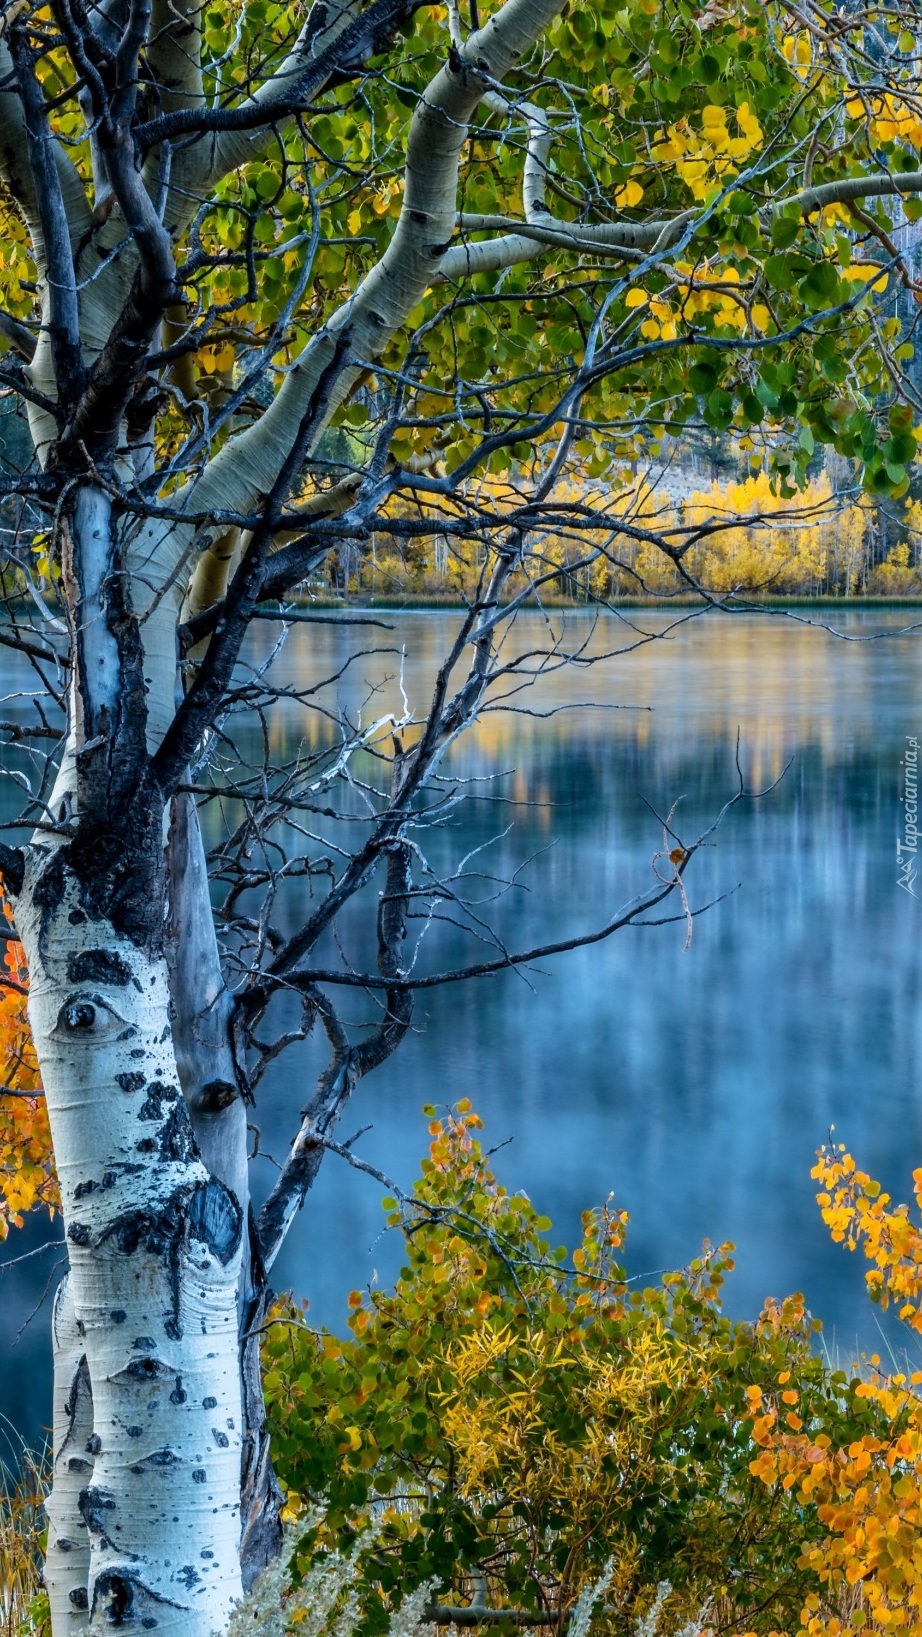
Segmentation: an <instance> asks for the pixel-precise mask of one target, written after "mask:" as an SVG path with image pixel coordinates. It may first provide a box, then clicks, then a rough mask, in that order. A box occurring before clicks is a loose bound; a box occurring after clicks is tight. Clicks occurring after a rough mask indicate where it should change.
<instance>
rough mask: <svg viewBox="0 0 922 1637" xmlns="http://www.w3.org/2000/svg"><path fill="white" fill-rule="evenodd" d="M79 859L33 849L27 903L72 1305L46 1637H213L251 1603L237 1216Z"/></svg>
mask: <svg viewBox="0 0 922 1637" xmlns="http://www.w3.org/2000/svg"><path fill="white" fill-rule="evenodd" d="M69 852H70V849H69V848H68V846H67V845H66V844H65V845H54V846H49V845H48V844H47V842H40V841H38V840H35V841H33V843H32V845H31V846H30V847H29V848H28V849H27V852H26V869H25V880H24V883H23V888H22V892H21V894H20V896H19V900H18V904H17V926H18V928H19V930H20V933H21V936H22V939H23V944H24V946H25V950H26V955H27V959H28V962H29V970H30V995H29V1017H30V1022H31V1026H32V1031H33V1035H34V1039H35V1046H36V1051H37V1053H38V1059H39V1063H40V1065H41V1071H42V1080H43V1084H44V1087H45V1095H46V1098H47V1102H48V1112H49V1117H50V1121H51V1128H52V1135H53V1140H54V1146H55V1154H56V1157H57V1164H58V1175H59V1179H60V1185H61V1196H62V1207H63V1214H64V1223H65V1231H66V1238H67V1244H68V1252H69V1256H70V1266H71V1271H70V1276H69V1282H68V1292H67V1295H66V1297H65V1298H62V1299H61V1301H59V1304H58V1309H57V1311H58V1314H59V1315H61V1314H62V1312H63V1311H64V1305H65V1302H66V1303H67V1304H68V1314H69V1311H70V1307H69V1304H71V1303H72V1315H73V1318H72V1324H71V1323H70V1321H69V1318H68V1321H67V1322H66V1323H59V1325H58V1326H57V1327H56V1342H57V1353H58V1361H57V1362H58V1370H59V1375H60V1374H63V1376H64V1380H63V1381H62V1382H61V1383H60V1385H59V1386H58V1389H57V1390H58V1393H59V1395H60V1394H61V1392H62V1391H63V1390H64V1388H65V1387H66V1390H67V1396H68V1398H69V1400H70V1401H71V1402H72V1403H73V1404H74V1405H75V1406H76V1408H75V1410H74V1413H73V1414H70V1413H69V1412H68V1411H67V1408H66V1405H65V1404H63V1403H59V1404H57V1405H56V1411H57V1415H56V1427H57V1434H58V1448H57V1450H56V1457H55V1481H54V1488H53V1490H52V1495H51V1497H50V1501H49V1517H50V1520H51V1539H50V1541H49V1551H48V1557H49V1570H50V1585H51V1588H52V1594H53V1598H54V1604H55V1612H54V1627H53V1630H54V1637H61V1634H62V1633H64V1632H71V1631H74V1630H79V1629H81V1625H82V1624H83V1622H84V1620H85V1614H84V1613H83V1612H82V1611H83V1609H84V1608H86V1607H88V1609H89V1612H90V1615H91V1617H95V1618H97V1619H98V1620H99V1621H100V1623H101V1624H109V1625H111V1626H117V1625H121V1624H124V1623H126V1622H127V1621H129V1620H135V1621H137V1623H138V1625H139V1626H140V1627H142V1628H143V1629H155V1628H156V1629H157V1630H158V1631H159V1632H163V1633H175V1634H176V1637H179V1634H180V1633H181V1634H182V1637H210V1634H211V1633H212V1632H213V1631H214V1630H215V1629H222V1628H223V1626H224V1625H225V1624H226V1621H227V1615H228V1610H229V1607H230V1605H231V1602H232V1601H233V1599H235V1598H237V1597H239V1596H240V1593H241V1579H240V1558H239V1539H240V1461H241V1442H242V1417H241V1389H240V1369H239V1359H238V1317H237V1303H238V1285H239V1280H240V1270H241V1262H242V1254H243V1240H244V1231H243V1229H244V1222H243V1213H242V1211H241V1208H240V1205H239V1203H238V1202H237V1200H236V1198H235V1197H234V1195H233V1193H232V1192H231V1191H230V1189H229V1188H228V1187H227V1186H226V1185H225V1184H224V1183H223V1182H221V1181H219V1180H218V1179H217V1178H216V1177H214V1176H212V1175H211V1174H210V1172H209V1171H208V1170H207V1169H206V1167H205V1165H204V1164H203V1162H202V1160H201V1158H200V1156H199V1152H198V1149H197V1146H196V1143H195V1140H194V1135H193V1130H192V1125H191V1121H190V1118H189V1113H188V1109H187V1107H186V1104H185V1100H184V1098H183V1096H182V1093H181V1090H180V1086H179V1076H178V1071H177V1064H176V1057H175V1053H174V1049H173V1043H172V1037H171V1027H170V996H169V985H168V977H167V964H166V960H165V958H164V957H163V956H157V955H153V956H152V955H150V954H149V953H147V952H145V951H144V950H142V949H139V948H138V947H137V945H136V944H135V943H134V942H133V941H131V940H130V939H129V938H128V937H127V936H126V935H125V934H124V932H122V931H121V930H119V929H118V928H117V927H115V926H113V925H112V923H111V922H110V921H108V920H105V919H100V918H99V917H98V916H97V915H94V914H93V907H92V906H93V898H94V894H93V893H92V892H91V891H89V890H88V887H87V879H86V874H85V870H84V869H83V868H81V871H80V874H78V873H77V871H76V869H75V868H74V867H73V863H72V861H71V859H70V858H69ZM78 1348H82V1352H79V1353H78ZM84 1361H85V1362H84ZM68 1382H69V1384H68ZM90 1395H91V1414H92V1421H91V1423H90V1415H89V1406H90ZM90 1424H91V1425H92V1431H91V1432H89V1434H88V1435H87V1429H88V1427H89V1426H90ZM78 1444H79V1445H80V1447H79V1448H78V1447H77V1445H78ZM75 1477H76V1478H78V1479H79V1488H78V1489H77V1493H76V1496H75V1495H74V1479H75ZM78 1517H79V1519H80V1520H82V1523H83V1525H84V1526H85V1529H86V1533H87V1535H88V1537H89V1547H90V1551H89V1566H88V1571H87V1576H86V1581H85V1588H83V1587H81V1585H80V1584H79V1583H78V1584H74V1580H75V1578H76V1577H75V1575H74V1567H75V1566H76V1563H77V1557H76V1556H74V1557H72V1555H71V1554H72V1553H73V1552H77V1553H79V1540H77V1541H74V1538H73V1537H74V1534H75V1531H76V1529H77V1528H78V1524H77V1522H76V1519H77V1518H78ZM62 1536H63V1540H64V1541H70V1545H69V1546H67V1545H63V1544H62ZM59 1564H60V1565H61V1567H60V1568H59ZM59 1588H60V1593H59ZM84 1589H85V1596H82V1595H81V1592H82V1591H83V1590H84ZM65 1593H66V1603H67V1604H69V1605H70V1609H69V1611H68V1610H67V1609H66V1608H65V1607H64V1603H65V1596H64V1594H65Z"/></svg>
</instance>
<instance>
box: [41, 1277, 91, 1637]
mask: <svg viewBox="0 0 922 1637" xmlns="http://www.w3.org/2000/svg"><path fill="white" fill-rule="evenodd" d="M51 1337H52V1347H53V1351H54V1427H53V1437H54V1484H53V1488H52V1490H51V1493H50V1494H49V1495H48V1497H47V1499H46V1501H45V1516H46V1517H47V1519H48V1546H47V1550H46V1553H45V1585H46V1586H47V1588H48V1598H49V1602H50V1604H51V1620H52V1625H53V1627H54V1630H55V1632H56V1633H57V1632H61V1631H65V1632H81V1631H85V1630H86V1628H87V1625H88V1622H89V1615H88V1611H87V1590H86V1587H87V1577H88V1575H89V1569H90V1541H89V1535H88V1534H87V1527H86V1522H85V1520H84V1517H83V1514H82V1512H81V1510H80V1494H81V1491H82V1490H83V1488H84V1486H85V1484H86V1481H87V1477H86V1475H87V1473H88V1472H89V1471H91V1470H92V1465H93V1462H92V1457H91V1456H90V1454H89V1452H88V1445H89V1441H90V1438H91V1437H92V1433H93V1399H92V1393H91V1391H90V1377H89V1370H88V1368H87V1362H86V1352H85V1349H84V1344H83V1337H82V1336H81V1335H80V1332H79V1331H78V1329H77V1321H76V1316H75V1314H74V1304H73V1298H72V1293H71V1288H70V1276H69V1275H68V1276H67V1277H65V1278H64V1279H63V1280H62V1282H61V1284H60V1285H59V1286H58V1291H57V1295H56V1297H55V1303H54V1313H53V1315H52V1321H51Z"/></svg>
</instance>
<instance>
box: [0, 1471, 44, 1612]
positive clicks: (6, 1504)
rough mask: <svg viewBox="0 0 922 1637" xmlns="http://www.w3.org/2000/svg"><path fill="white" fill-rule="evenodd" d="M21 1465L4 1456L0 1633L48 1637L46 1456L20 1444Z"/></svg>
mask: <svg viewBox="0 0 922 1637" xmlns="http://www.w3.org/2000/svg"><path fill="white" fill-rule="evenodd" d="M17 1444H18V1447H17V1448H16V1449H15V1451H14V1457H13V1459H14V1460H15V1467H14V1466H13V1465H12V1464H8V1463H7V1461H5V1460H3V1459H0V1637H48V1633H49V1632H50V1630H51V1625H50V1621H49V1619H48V1614H47V1604H46V1602H45V1598H44V1595H43V1593H42V1578H41V1567H42V1536H43V1531H44V1528H45V1519H44V1513H43V1510H42V1501H43V1498H44V1495H45V1492H46V1490H47V1487H48V1472H47V1467H46V1461H45V1457H44V1454H36V1453H35V1452H34V1451H32V1450H29V1449H26V1448H25V1447H24V1446H23V1445H21V1444H19V1441H18V1440H17Z"/></svg>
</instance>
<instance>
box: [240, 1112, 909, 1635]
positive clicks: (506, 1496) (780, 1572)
mask: <svg viewBox="0 0 922 1637" xmlns="http://www.w3.org/2000/svg"><path fill="white" fill-rule="evenodd" d="M479 1124H480V1122H479V1120H478V1119H477V1116H476V1115H474V1114H473V1113H471V1112H470V1109H469V1105H467V1104H464V1103H460V1104H458V1106H457V1108H456V1109H455V1110H454V1111H453V1112H450V1113H448V1114H446V1115H445V1116H444V1117H443V1118H440V1119H434V1120H433V1122H432V1124H431V1126H430V1132H431V1137H432V1143H431V1147H430V1151H429V1157H428V1159H427V1160H426V1161H425V1162H424V1164H423V1168H422V1177H421V1180H420V1183H419V1185H418V1188H417V1191H416V1194H415V1195H414V1197H413V1198H412V1200H409V1199H399V1200H398V1199H395V1198H393V1197H391V1198H387V1199H385V1201H384V1208H385V1211H386V1212H387V1218H388V1222H389V1224H390V1225H391V1226H392V1227H394V1228H397V1229H399V1230H400V1231H401V1232H402V1233H403V1235H404V1240H405V1246H406V1265H405V1267H404V1268H403V1269H402V1271H401V1274H400V1277H399V1279H398V1281H397V1284H396V1286H395V1288H394V1290H393V1291H392V1292H389V1293H383V1292H379V1291H375V1290H372V1291H369V1292H367V1293H366V1294H364V1295H362V1294H360V1293H359V1292H354V1293H353V1295H352V1296H351V1297H350V1299H349V1300H350V1309H351V1311H350V1317H349V1329H350V1332H351V1334H350V1335H349V1337H348V1338H347V1339H341V1338H339V1337H336V1336H334V1335H331V1334H330V1333H328V1332H326V1331H315V1330H313V1329H312V1328H310V1326H309V1325H308V1323H307V1320H306V1317H305V1315H304V1312H303V1310H300V1309H298V1308H296V1307H295V1306H294V1305H293V1304H292V1303H290V1302H289V1303H285V1304H282V1306H281V1307H280V1309H279V1310H278V1312H277V1314H276V1317H275V1323H274V1324H273V1326H272V1329H271V1332H270V1334H269V1336H268V1338H267V1345H266V1366H267V1373H266V1389H267V1394H268V1399H269V1408H270V1416H271V1421H272V1431H273V1438H274V1449H275V1455H276V1462H277V1467H278V1471H279V1475H280V1477H281V1479H282V1480H283V1483H284V1484H285V1486H286V1488H287V1490H288V1493H289V1510H290V1513H291V1515H293V1516H297V1514H298V1512H299V1509H301V1508H302V1507H305V1506H308V1505H310V1504H313V1503H315V1502H319V1503H320V1504H321V1505H322V1507H323V1509H324V1518H323V1522H322V1523H321V1524H317V1523H314V1524H313V1525H311V1526H309V1527H307V1528H305V1529H304V1530H303V1532H302V1534H301V1538H300V1540H299V1542H298V1545H297V1549H296V1552H295V1557H294V1564H295V1570H296V1573H303V1572H307V1571H309V1569H310V1568H311V1566H313V1565H316V1563H317V1562H318V1560H322V1557H323V1554H324V1553H326V1552H329V1551H333V1550H340V1551H341V1550H343V1549H346V1548H347V1547H349V1546H350V1545H351V1544H352V1543H353V1542H357V1544H356V1547H355V1551H356V1557H357V1561H358V1564H359V1569H358V1575H357V1582H356V1595H357V1608H358V1627H357V1629H358V1630H359V1631H361V1632H363V1633H367V1634H369V1637H370V1634H373V1633H376V1632H383V1631H385V1630H386V1629H387V1626H388V1621H389V1618H390V1612H391V1610H392V1609H393V1607H394V1606H395V1604H396V1602H397V1601H398V1600H399V1598H400V1597H402V1596H405V1595H406V1594H407V1592H409V1591H412V1590H413V1589H414V1588H416V1587H417V1586H419V1585H421V1584H423V1583H425V1582H428V1581H431V1582H433V1584H434V1585H435V1587H436V1589H437V1596H438V1598H439V1600H440V1601H441V1602H442V1603H449V1604H453V1605H458V1604H461V1603H466V1602H468V1601H470V1600H471V1599H472V1597H473V1596H474V1595H475V1594H477V1593H478V1592H479V1593H480V1595H481V1598H482V1597H483V1596H484V1595H487V1596H488V1597H489V1601H490V1604H491V1606H493V1607H494V1608H497V1609H499V1608H509V1609H516V1610H521V1611H526V1610H527V1611H532V1612H534V1614H535V1615H536V1616H539V1615H540V1616H543V1618H544V1620H545V1621H551V1620H552V1621H553V1623H554V1624H555V1625H558V1629H560V1628H561V1627H562V1624H563V1622H564V1621H565V1620H566V1618H567V1616H568V1614H569V1613H570V1612H571V1611H572V1610H573V1609H574V1605H575V1604H576V1602H577V1600H578V1598H579V1596H580V1594H581V1592H583V1591H584V1590H585V1588H587V1587H588V1586H589V1585H590V1584H591V1583H592V1582H596V1581H598V1579H599V1577H600V1576H601V1575H602V1573H603V1570H604V1566H605V1565H606V1563H607V1562H608V1561H609V1560H611V1562H612V1565H613V1568H612V1577H611V1584H610V1585H609V1587H608V1590H607V1595H606V1602H605V1606H604V1609H597V1610H596V1614H595V1616H594V1619H593V1629H594V1630H598V1631H600V1632H608V1631H611V1632H615V1631H618V1632H623V1631H624V1630H625V1627H626V1622H627V1623H628V1624H634V1623H636V1621H637V1620H638V1619H642V1618H643V1617H644V1616H645V1614H646V1613H647V1612H648V1611H649V1610H650V1607H651V1604H652V1603H653V1602H654V1600H655V1597H656V1595H657V1594H656V1592H655V1588H656V1587H657V1586H658V1585H660V1583H661V1582H668V1583H669V1587H668V1593H667V1594H666V1607H665V1611H664V1612H663V1619H664V1622H665V1625H664V1629H665V1626H668V1628H669V1629H672V1630H675V1629H677V1628H678V1627H680V1626H682V1625H683V1624H685V1623H687V1622H694V1621H695V1620H696V1619H698V1617H699V1614H700V1611H701V1609H702V1606H703V1605H705V1604H710V1605H711V1607H712V1614H711V1615H710V1616H709V1619H708V1622H707V1623H708V1624H715V1625H716V1624H719V1626H720V1628H721V1629H731V1630H738V1631H752V1632H756V1633H766V1634H767V1633H769V1632H778V1631H781V1630H783V1629H785V1628H786V1627H790V1628H792V1629H793V1627H795V1626H796V1625H797V1624H798V1623H799V1615H800V1610H801V1609H802V1607H803V1606H804V1604H805V1602H806V1599H807V1598H808V1597H811V1596H816V1597H817V1598H818V1599H821V1598H822V1597H823V1596H824V1595H825V1588H824V1585H823V1582H822V1579H821V1576H820V1574H819V1573H818V1571H817V1569H816V1566H815V1565H814V1563H813V1561H812V1559H811V1556H810V1554H811V1552H812V1551H814V1549H815V1548H816V1547H817V1546H818V1545H819V1543H820V1542H821V1541H822V1540H823V1539H824V1538H825V1527H824V1524H823V1521H822V1519H821V1518H820V1517H819V1516H818V1512H817V1508H816V1507H815V1506H814V1505H813V1504H812V1502H809V1501H807V1502H806V1503H805V1502H804V1501H803V1500H802V1499H801V1497H800V1496H799V1495H798V1494H797V1493H796V1492H794V1490H793V1489H792V1487H791V1486H788V1487H785V1485H784V1483H783V1482H781V1483H778V1484H773V1485H766V1483H765V1482H764V1473H763V1471H762V1470H761V1468H759V1467H758V1460H759V1458H760V1456H761V1455H762V1454H763V1453H764V1452H763V1451H762V1449H761V1446H760V1444H758V1443H757V1442H755V1441H754V1433H753V1426H754V1421H755V1423H756V1424H758V1423H759V1421H760V1419H761V1416H760V1406H761V1405H762V1404H763V1403H764V1402H765V1401H766V1399H767V1397H768V1396H769V1395H770V1394H771V1393H773V1392H775V1391H777V1388H778V1383H779V1381H781V1382H784V1383H790V1389H789V1390H791V1391H794V1392H795V1393H796V1395H797V1398H798V1402H799V1404H800V1406H801V1414H802V1416H803V1417H804V1419H805V1420H806V1419H807V1418H809V1420H810V1422H811V1425H814V1426H815V1427H817V1428H822V1429H824V1430H825V1435H826V1436H828V1437H829V1438H830V1439H831V1440H833V1441H834V1442H835V1443H836V1444H837V1445H848V1444H850V1443H853V1442H855V1441H858V1440H861V1439H864V1438H865V1437H868V1436H879V1435H880V1433H881V1430H882V1426H883V1421H884V1419H885V1416H886V1407H885V1406H882V1405H881V1404H879V1403H878V1402H877V1401H875V1400H873V1399H871V1398H869V1397H867V1396H866V1395H865V1394H864V1393H863V1390H862V1385H861V1383H860V1381H859V1380H857V1379H855V1380H854V1381H851V1382H849V1381H847V1380H839V1379H838V1378H837V1377H836V1378H832V1377H830V1374H829V1372H828V1370H827V1368H826V1366H825V1365H824V1363H823V1362H822V1360H821V1359H820V1358H819V1357H818V1356H817V1355H816V1354H815V1353H814V1352H813V1351H812V1349H811V1345H810V1343H811V1339H812V1337H813V1335H814V1332H815V1329H816V1328H817V1326H816V1325H815V1324H814V1322H813V1321H812V1320H811V1319H810V1317H809V1316H808V1315H807V1314H806V1312H805V1311H804V1306H803V1302H802V1300H801V1299H800V1298H799V1297H793V1298H791V1299H789V1300H788V1301H786V1302H782V1303H769V1304H768V1305H767V1306H766V1308H765V1311H764V1312H763V1314H762V1316H761V1318H760V1319H759V1321H758V1322H757V1323H756V1324H742V1323H734V1322H732V1321H731V1320H729V1319H728V1318H726V1317H725V1316H724V1314H723V1313H722V1311H721V1306H720V1290H721V1286H722V1283H723V1279H724V1276H725V1274H726V1273H727V1272H728V1271H729V1270H730V1268H731V1267H732V1262H731V1260H730V1255H729V1252H730V1249H731V1247H729V1246H723V1247H721V1248H720V1249H719V1250H714V1249H712V1248H710V1247H708V1246H706V1247H705V1249H704V1252H703V1254H702V1255H701V1256H700V1257H699V1258H697V1259H696V1260H695V1261H694V1262H692V1264H691V1265H690V1267H689V1268H688V1269H687V1270H685V1271H684V1272H681V1273H673V1274H669V1275H667V1276H666V1277H665V1278H664V1279H663V1280H662V1282H661V1284H659V1285H657V1286H652V1287H648V1288H646V1289H643V1290H640V1289H635V1288H633V1287H632V1284H631V1283H630V1281H629V1280H628V1279H627V1277H626V1274H625V1271H624V1269H623V1267H622V1266H621V1263H620V1257H621V1253H622V1248H623V1243H624V1235H625V1230H626V1226H627V1217H626V1214H625V1213H624V1212H623V1211H620V1210H617V1209H615V1208H614V1207H613V1206H612V1204H611V1202H609V1203H608V1204H607V1205H606V1206H604V1207H603V1208H601V1209H598V1210H594V1211H589V1212H587V1213H586V1215H585V1217H584V1220H583V1238H582V1243H581V1244H580V1246H579V1247H578V1249H577V1250H576V1251H575V1252H574V1254H573V1256H572V1257H568V1256H567V1253H566V1251H565V1250H563V1249H556V1250H552V1248H551V1244H550V1241H549V1240H548V1238H547V1237H546V1235H547V1233H548V1230H549V1228H550V1222H549V1221H548V1220H547V1218H545V1217H542V1216H541V1215H540V1214H539V1213H538V1211H537V1210H536V1209H535V1208H534V1206H533V1205H532V1204H531V1203H530V1201H529V1200H528V1199H527V1198H526V1197H525V1196H524V1195H522V1194H510V1193H508V1192H507V1191H506V1189H505V1188H503V1187H502V1186H501V1185H500V1184H499V1183H498V1182H497V1180H496V1178H495V1177H494V1175H493V1173H492V1171H491V1169H490V1167H489V1164H488V1161H487V1158H486V1157H485V1155H484V1153H483V1150H482V1148H481V1145H480V1142H479V1140H478V1138H477V1136H476V1132H477V1129H478V1127H479ZM753 1406H755V1407H753ZM370 1517H373V1518H374V1519H375V1520H376V1538H375V1541H374V1545H373V1547H372V1548H370V1549H367V1548H364V1547H363V1545H362V1543H361V1539H360V1534H361V1530H362V1528H363V1527H364V1525H365V1524H366V1523H367V1521H368V1519H369V1518H370ZM659 1595H660V1596H661V1598H662V1595H663V1594H662V1593H660V1594H659ZM657 1618H659V1615H658V1616H657ZM558 1623H559V1624H558ZM695 1629H696V1630H697V1626H696V1627H695Z"/></svg>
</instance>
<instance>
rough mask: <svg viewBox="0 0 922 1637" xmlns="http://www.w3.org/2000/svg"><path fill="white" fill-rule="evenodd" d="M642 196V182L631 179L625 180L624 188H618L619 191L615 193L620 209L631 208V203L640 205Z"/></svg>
mask: <svg viewBox="0 0 922 1637" xmlns="http://www.w3.org/2000/svg"><path fill="white" fill-rule="evenodd" d="M642 198H643V188H642V187H641V185H640V183H639V182H635V181H633V180H631V181H630V182H625V184H624V187H623V188H619V189H618V191H617V193H616V194H615V204H616V205H617V206H618V207H619V209H622V210H623V209H625V208H627V209H629V208H630V207H631V205H639V204H640V201H641V199H642Z"/></svg>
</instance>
